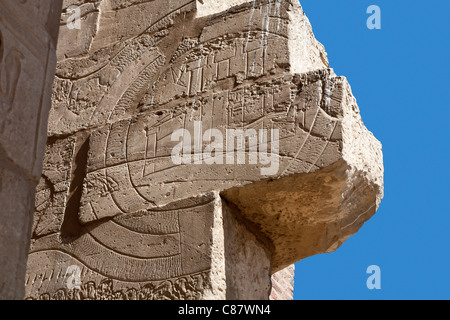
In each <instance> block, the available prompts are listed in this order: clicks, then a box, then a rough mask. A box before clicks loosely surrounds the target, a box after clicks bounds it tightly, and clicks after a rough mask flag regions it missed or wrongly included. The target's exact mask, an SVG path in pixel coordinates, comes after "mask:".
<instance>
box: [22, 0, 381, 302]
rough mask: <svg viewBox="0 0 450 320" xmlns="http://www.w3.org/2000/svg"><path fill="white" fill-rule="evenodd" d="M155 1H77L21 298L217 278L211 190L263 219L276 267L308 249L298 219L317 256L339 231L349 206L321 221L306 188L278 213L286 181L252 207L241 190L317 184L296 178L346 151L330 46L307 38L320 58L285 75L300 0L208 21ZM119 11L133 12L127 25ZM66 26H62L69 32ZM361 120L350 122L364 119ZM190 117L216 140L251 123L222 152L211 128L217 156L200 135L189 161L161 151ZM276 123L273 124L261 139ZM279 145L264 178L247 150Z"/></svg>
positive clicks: (167, 294) (343, 91)
mask: <svg viewBox="0 0 450 320" xmlns="http://www.w3.org/2000/svg"><path fill="white" fill-rule="evenodd" d="M162 3H163V1H106V0H104V1H84V4H83V6H85V9H86V8H87V7H89V8H91V9H92V12H91V11H89V10H87V9H86V10H85V11H86V15H85V16H86V17H88V16H89V14H93V13H94V12H95V14H98V15H99V17H98V19H97V20H96V22H95V26H94V25H91V30H92V34H90V35H89V37H88V36H86V37H85V38H83V41H85V42H86V43H83V46H81V47H80V48H81V49H80V48H78V47H77V48H76V50H81V51H79V52H78V53H77V52H76V50H74V51H72V53H71V54H70V55H66V56H64V57H63V58H60V60H59V62H58V66H57V75H56V77H55V80H54V84H53V97H52V102H53V107H52V110H51V114H50V121H49V136H50V137H51V141H52V144H49V146H48V150H49V151H48V154H47V155H46V159H56V160H54V161H55V163H52V165H53V166H54V167H56V168H61V169H62V168H63V167H65V168H69V171H64V170H59V171H58V172H59V174H56V173H54V172H51V170H50V169H49V168H47V169H45V170H44V174H43V177H42V179H41V182H40V185H39V188H38V196H37V198H36V199H37V200H36V212H37V213H36V218H35V226H34V234H33V236H34V238H33V239H32V245H31V250H30V260H29V261H30V262H29V265H28V276H29V277H28V280H27V296H28V297H29V298H33V299H166V298H168V299H199V298H202V297H204V296H205V294H206V293H205V292H206V291H208V290H209V289H210V287H211V286H212V282H213V281H212V280H211V275H212V273H213V271H212V270H213V266H214V261H212V259H213V258H212V255H213V251H214V245H215V244H214V241H213V238H214V237H215V236H217V235H215V234H213V233H214V232H213V226H215V225H214V223H213V221H214V219H216V218H217V217H215V215H217V214H218V213H217V212H216V211H215V210H216V209H215V206H214V201H215V200H214V197H213V196H212V195H211V194H210V193H211V192H216V193H217V192H222V196H224V197H225V199H227V201H228V200H229V199H232V201H230V203H232V204H233V205H234V204H236V207H238V208H239V210H240V211H239V214H242V215H244V216H245V219H248V220H249V224H251V225H255V226H256V227H255V228H256V229H257V230H262V231H261V232H262V233H263V234H262V235H261V237H262V238H264V237H267V238H268V239H269V240H267V241H268V242H270V243H275V244H276V247H275V249H273V250H274V252H275V254H274V257H276V258H274V260H273V261H272V266H273V268H274V270H273V271H276V270H275V269H276V268H282V267H283V266H284V264H286V263H287V262H290V263H289V264H291V263H293V262H294V261H291V260H292V259H294V258H292V256H293V255H295V257H299V256H301V254H303V252H304V247H302V249H301V250H303V251H302V252H301V253H299V252H298V251H301V250H300V249H298V248H299V247H301V246H302V245H303V244H304V246H305V247H307V245H306V244H305V240H304V239H303V238H301V237H302V236H301V235H302V234H303V233H302V232H303V231H304V229H302V228H307V227H311V228H313V227H317V229H320V231H318V233H320V234H321V235H323V234H325V235H323V236H324V237H329V238H330V239H331V240H329V241H323V242H321V241H317V242H316V243H315V244H314V245H311V246H310V248H312V249H311V251H314V250H316V251H317V252H319V251H320V252H324V251H326V250H328V248H329V247H330V246H331V244H329V242H332V245H334V244H335V243H337V242H339V241H340V239H342V238H346V237H348V236H349V235H350V234H347V233H345V232H344V233H340V230H339V228H335V229H333V230H331V229H330V230H331V231H329V232H328V231H327V230H328V229H327V228H331V227H329V225H331V224H336V223H340V219H350V218H349V217H351V218H354V216H353V211H352V213H348V212H347V211H345V212H346V213H345V214H342V215H337V214H333V213H334V211H331V210H330V211H327V212H326V213H323V216H321V218H320V219H319V220H320V223H318V224H317V226H316V225H314V221H315V220H314V219H309V217H307V216H306V215H303V211H302V210H303V209H302V208H305V207H306V206H307V202H308V201H309V200H308V199H306V200H305V199H303V198H302V197H300V196H299V197H298V199H297V198H296V196H297V195H298V194H296V195H295V196H292V197H291V198H292V199H297V200H298V203H295V204H293V205H292V207H290V208H289V209H285V208H284V209H280V210H278V209H276V207H277V206H278V205H279V204H280V203H281V204H283V203H285V202H286V201H283V200H282V199H284V197H287V196H286V194H287V191H286V190H283V191H280V192H274V194H273V197H272V196H264V197H263V199H262V200H261V201H260V203H259V204H258V205H257V204H248V203H247V202H245V201H243V200H242V199H241V198H240V196H239V194H240V193H241V192H242V194H244V193H245V190H249V189H248V188H250V189H251V188H252V186H255V185H260V184H266V183H271V182H274V185H275V184H277V183H280V184H282V183H283V181H287V180H288V179H287V178H289V179H294V180H295V181H294V182H293V183H292V188H293V189H294V190H293V191H292V192H297V191H298V189H300V186H301V187H302V188H303V189H304V186H303V185H302V184H301V183H302V182H301V181H303V180H302V179H307V180H308V181H314V179H312V178H304V177H311V175H313V174H317V176H318V177H322V175H323V172H324V171H325V172H327V171H326V170H327V169H329V168H331V166H333V165H335V166H338V165H336V163H338V164H340V165H341V166H340V167H339V168H338V169H336V172H337V171H339V170H341V169H342V168H344V167H345V165H344V164H345V163H346V162H345V161H347V160H345V161H344V160H343V158H344V151H345V150H344V149H345V148H344V144H345V141H344V140H345V139H344V135H345V134H346V132H344V128H348V126H349V124H348V118H349V114H351V113H352V112H355V113H356V114H357V106H356V104H355V102H354V98H353V96H352V94H351V91H350V88H349V85H348V83H347V82H346V80H345V78H342V77H337V76H336V75H335V74H334V72H333V71H332V70H331V69H329V68H328V63H327V61H326V58H325V59H324V58H323V57H324V56H325V57H326V54H325V52H324V51H323V52H322V51H321V49H320V48H321V47H320V45H319V44H316V41H315V39H313V40H311V39H309V38H308V39H309V40H311V41H313V42H314V45H311V46H308V47H305V49H304V52H303V54H304V55H305V56H306V57H307V58H308V59H312V60H314V61H315V62H314V63H312V62H311V64H309V65H306V66H302V68H304V70H305V72H304V73H301V74H294V73H293V72H292V70H293V69H294V66H293V64H292V61H293V59H292V57H291V55H292V54H294V53H295V52H296V51H295V50H294V49H293V47H292V39H291V38H292V37H293V36H292V25H293V24H294V22H295V21H294V20H295V19H294V18H293V13H292V12H296V14H298V15H302V14H303V13H302V12H301V9H300V6H299V4H298V2H293V1H288V0H286V1H278V0H275V1H271V0H257V1H251V2H250V3H245V4H242V5H240V6H236V7H233V8H230V10H228V11H226V12H222V13H220V14H218V15H212V16H208V17H199V16H197V12H196V10H195V9H196V5H197V2H196V1H187V0H183V1H174V0H167V1H165V2H164V4H162ZM155 6H157V7H155ZM155 8H158V9H159V10H155ZM102 9H105V11H102ZM88 12H89V13H88ZM105 12H108V14H106V13H105ZM124 17H125V18H126V19H125V18H124ZM129 17H133V18H135V19H136V21H138V22H140V23H131V22H128V20H129ZM144 17H145V19H144ZM86 19H87V18H86ZM120 19H122V20H120ZM299 19H300V18H299ZM301 19H304V18H303V17H302V18H301ZM117 21H121V22H123V23H124V25H129V26H130V28H129V29H128V28H124V29H123V30H122V29H120V28H119V27H118V25H120V24H118V23H112V22H117ZM302 21H303V20H302ZM295 23H297V24H296V25H298V26H300V27H299V28H300V29H301V30H300V31H301V32H302V34H303V33H304V34H308V35H309V36H310V34H312V33H311V31H310V27H309V24H307V23H306V22H305V21H303V23H302V24H300V23H298V21H297V22H295ZM93 24H94V23H93ZM118 28H119V29H118ZM303 29H304V30H303ZM68 34H69V33H64V32H63V34H62V38H63V40H64V39H65V40H64V41H68V40H67V39H68V38H67V37H68ZM94 34H95V37H94V36H93V35H94ZM303 40H305V39H303ZM303 40H302V41H303ZM309 40H308V41H309ZM305 41H306V40H305ZM63 43H65V42H63ZM86 44H88V45H86ZM66 46H67V45H66V44H64V45H63V47H66ZM63 49H64V50H65V49H67V48H63ZM300 58H302V59H303V58H304V59H303V60H301V61H306V60H307V59H306V58H305V57H303V56H302V57H300ZM317 61H322V62H317ZM317 66H320V67H317ZM349 110H350V111H349ZM350 117H353V114H351V116H350ZM357 117H358V116H356V118H355V121H354V123H356V125H355V126H358V127H359V128H361V127H363V126H360V125H359V123H361V122H360V118H357ZM352 121H353V120H352ZM199 123H200V124H201V128H200V129H199V130H200V132H201V136H202V137H203V135H204V133H205V132H206V131H207V130H210V129H217V130H219V131H220V132H221V133H222V135H223V137H225V135H226V133H227V130H235V132H236V131H237V130H247V131H249V132H254V133H255V135H254V136H253V135H252V136H248V137H246V138H244V142H243V143H242V145H238V144H236V146H235V145H234V144H233V145H232V148H230V149H227V141H226V139H223V141H222V142H221V141H219V140H220V139H217V141H215V142H216V145H217V144H218V143H222V148H221V149H220V148H218V149H217V150H219V149H220V150H221V151H217V153H215V154H214V159H219V158H220V157H222V160H221V161H217V162H215V161H210V163H208V165H205V163H206V160H207V159H206V158H207V157H206V156H205V157H203V156H202V155H201V154H200V153H201V152H202V151H203V150H205V148H206V147H211V142H212V141H211V140H212V139H211V136H209V137H206V138H204V137H203V138H204V139H203V140H202V141H200V143H199V144H200V145H196V146H194V145H195V142H192V143H191V147H193V148H192V150H193V151H192V152H191V151H189V154H187V157H188V158H190V159H191V161H190V162H189V161H187V162H184V163H183V162H182V163H175V162H174V160H173V158H172V155H173V154H172V152H173V150H174V148H175V147H176V146H177V145H178V144H179V143H180V141H174V140H173V139H172V134H173V133H174V132H175V131H177V130H181V129H183V130H185V131H184V132H189V133H194V132H195V130H198V124H199ZM351 125H353V122H352V124H351ZM351 125H350V126H351ZM264 130H266V131H264ZM275 130H276V132H277V135H276V136H275V135H273V134H272V135H270V134H268V135H265V136H257V135H256V134H259V133H260V132H269V131H270V132H272V133H273V132H274V131H275ZM347 130H348V129H347ZM352 130H353V129H352ZM356 131H357V130H356V129H355V131H354V132H356ZM347 132H348V131H347ZM347 134H348V133H347ZM361 136H363V137H366V133H365V132H363V133H361ZM208 138H209V139H210V140H208ZM364 139H365V138H364ZM275 140H276V141H275ZM278 140H279V141H278ZM347 140H348V138H347ZM368 144H370V145H372V144H375V143H373V141H370V142H369V143H368ZM275 145H276V146H277V147H276V148H277V154H276V158H277V161H278V162H277V163H278V167H277V170H276V171H275V174H272V175H264V174H262V173H261V172H262V169H264V168H265V167H267V166H268V165H270V163H269V162H268V161H267V159H265V160H264V161H260V162H257V161H250V160H249V159H250V157H251V156H252V155H251V153H252V151H253V150H260V151H261V150H263V151H264V152H263V153H264V154H266V157H267V154H268V153H272V155H274V152H271V150H274V149H273V148H274V146H275ZM195 147H197V148H198V149H199V150H200V152H199V150H195ZM263 148H266V149H263ZM271 148H272V149H271ZM376 148H377V146H375V147H374V149H376ZM190 150H191V149H190ZM238 153H242V154H244V158H245V161H243V162H244V163H240V162H239V161H234V157H235V154H236V157H238V156H237V154H238ZM230 154H231V156H230ZM55 155H56V157H55ZM58 155H60V157H59V158H58ZM230 158H232V159H233V161H232V162H229V161H228V160H229V159H230ZM209 160H211V159H209ZM253 160H254V159H253ZM195 162H200V164H202V165H199V163H195ZM46 163H49V161H48V160H47V162H46ZM345 168H347V167H345ZM343 171H344V172H350V171H346V169H345V170H343ZM346 174H350V173H345V174H342V175H341V176H339V179H337V178H336V179H335V177H334V176H333V178H332V179H331V178H330V180H333V182H334V183H335V184H336V187H334V185H333V189H332V191H333V193H330V194H327V193H326V192H322V193H321V196H322V197H327V196H329V197H330V198H333V201H334V200H336V199H338V198H339V200H340V197H341V194H343V193H345V192H347V188H348V186H347V182H346V181H345V179H343V178H342V177H343V176H345V175H346ZM341 178H342V179H341ZM324 180H326V179H324ZM350 180H351V179H350V178H349V181H350ZM275 181H277V182H275ZM321 181H322V180H321ZM336 181H338V182H339V183H338V182H336ZM372 187H373V186H372V185H371V187H370V188H369V189H370V191H367V194H370V196H368V197H370V199H371V200H373V199H374V198H375V196H374V194H376V193H377V192H378V191H377V190H378V189H377V186H375V187H373V188H372ZM296 188H297V189H296ZM269 189H270V188H269ZM369 189H368V190H369ZM229 190H232V192H228V191H229ZM261 190H265V189H264V188H261ZM298 192H300V191H298ZM256 194H257V192H256ZM349 197H350V196H349ZM66 198H69V199H70V205H69V204H68V203H69V200H66ZM251 198H257V197H256V196H255V195H252V196H251V197H249V199H251ZM269 199H272V200H271V201H273V203H272V202H271V203H267V201H269ZM241 200H242V201H241ZM336 201H337V200H336ZM369 202H370V201H369ZM342 203H345V205H347V203H346V202H345V201H344V202H342ZM365 205H366V203H364V206H365ZM336 206H339V205H336ZM281 207H282V206H281V205H280V208H281ZM252 208H258V210H259V211H258V212H253V211H252V210H253V209H252ZM293 208H295V209H293ZM365 209H367V208H365ZM58 210H59V211H58ZM56 211H57V213H55V212H56ZM307 211H308V210H307ZM308 212H315V209H311V210H309V211H308ZM355 212H356V211H355ZM274 216H278V218H274ZM272 218H273V220H276V222H273V220H271V219H272ZM297 218H298V219H297ZM357 219H358V218H357ZM268 221H269V222H268ZM336 221H337V222H336ZM50 222H51V223H50ZM64 224H65V225H66V226H67V225H68V224H73V226H74V230H75V231H76V232H74V233H73V234H71V235H70V236H69V235H67V234H65V233H64V232H62V231H61V229H64V228H63V225H64ZM313 225H314V226H313ZM283 228H284V229H283ZM286 230H288V231H289V232H290V233H289V235H290V236H292V238H289V237H287V236H285V234H286V233H287V232H288V231H286ZM215 232H216V231H215ZM258 232H260V231H258ZM349 233H350V231H349ZM299 234H300V236H299ZM264 239H265V238H264ZM327 239H328V238H327ZM296 240H298V243H301V244H297V241H296ZM258 241H260V240H258ZM267 246H268V247H270V245H267ZM280 247H281V248H282V249H283V250H284V251H283V250H279V248H280ZM296 250H297V251H296ZM293 252H295V254H293ZM72 265H76V266H79V268H80V270H81V273H80V281H81V283H82V285H81V286H80V287H79V288H72V289H70V288H68V287H67V283H66V282H65V281H67V277H66V276H65V274H66V271H67V268H69V267H70V266H72Z"/></svg>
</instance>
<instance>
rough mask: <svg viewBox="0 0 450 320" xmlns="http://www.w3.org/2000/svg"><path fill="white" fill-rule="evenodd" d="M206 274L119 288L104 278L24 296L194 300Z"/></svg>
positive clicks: (199, 291) (85, 298)
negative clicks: (78, 286) (49, 291)
mask: <svg viewBox="0 0 450 320" xmlns="http://www.w3.org/2000/svg"><path fill="white" fill-rule="evenodd" d="M208 276H209V275H208V273H198V274H194V275H188V276H185V277H180V278H176V279H170V280H164V281H160V282H149V283H147V284H141V285H140V286H139V287H138V288H133V287H131V288H122V289H119V290H117V289H116V288H115V287H114V280H112V279H107V278H106V279H103V280H101V281H100V282H99V283H98V284H97V283H96V282H94V281H89V282H87V283H85V284H83V285H82V286H81V287H80V288H79V289H78V288H76V289H72V290H69V289H67V288H61V289H58V290H57V291H56V292H51V293H41V294H40V295H39V296H38V297H37V298H33V297H27V300H177V299H180V300H198V299H200V298H201V297H202V291H203V290H205V284H206V283H208V281H209V279H208Z"/></svg>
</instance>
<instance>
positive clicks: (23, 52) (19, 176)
mask: <svg viewBox="0 0 450 320" xmlns="http://www.w3.org/2000/svg"><path fill="white" fill-rule="evenodd" d="M61 3H62V1H57V0H55V1H48V0H36V1H34V0H33V1H26V0H22V1H14V0H2V1H1V2H0V206H1V211H0V261H1V263H0V274H1V276H0V299H23V297H24V279H25V271H26V264H27V252H28V249H29V242H30V231H31V225H32V222H33V203H34V197H35V188H36V185H37V183H38V180H39V177H40V175H41V170H42V159H43V154H44V150H45V143H46V140H47V118H48V112H49V110H50V106H51V102H50V97H51V88H52V80H53V76H54V73H55V66H56V55H55V50H56V49H55V47H56V39H57V37H58V19H59V14H60V10H61Z"/></svg>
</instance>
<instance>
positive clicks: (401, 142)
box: [294, 0, 450, 299]
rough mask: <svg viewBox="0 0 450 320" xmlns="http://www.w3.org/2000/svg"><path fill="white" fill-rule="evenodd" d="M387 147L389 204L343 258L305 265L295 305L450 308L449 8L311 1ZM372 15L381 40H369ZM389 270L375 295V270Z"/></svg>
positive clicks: (332, 51) (320, 28) (440, 3)
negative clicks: (432, 302) (429, 302)
mask: <svg viewBox="0 0 450 320" xmlns="http://www.w3.org/2000/svg"><path fill="white" fill-rule="evenodd" d="M300 3H301V5H302V6H303V9H304V11H305V13H306V15H307V16H308V18H309V19H310V21H311V24H312V26H313V31H314V34H315V36H316V38H317V39H318V40H319V41H320V42H321V43H322V44H323V45H324V46H325V48H326V50H327V52H328V58H329V60H330V64H331V67H332V68H333V69H334V70H335V72H336V74H338V75H343V76H346V77H347V79H348V80H349V82H350V85H351V86H352V90H353V94H354V95H355V97H356V98H357V101H358V105H359V107H360V109H361V115H362V117H363V121H364V123H365V125H366V127H367V128H368V129H369V130H370V131H372V132H373V133H374V135H375V136H376V137H377V138H378V139H379V140H380V141H381V142H382V144H383V154H384V166H385V177H384V179H385V180H384V181H385V196H384V199H383V201H382V203H381V206H380V208H379V210H378V212H377V213H376V214H375V216H374V217H373V218H372V219H371V220H369V221H368V222H366V224H365V225H364V226H363V227H362V228H361V230H360V231H359V233H357V234H356V235H354V236H353V237H351V238H350V239H349V240H347V242H345V243H344V244H343V245H342V246H341V247H340V248H339V249H338V250H337V251H336V252H334V253H329V254H321V255H316V256H313V257H309V258H307V259H304V260H302V261H300V262H298V263H297V264H296V276H295V288H294V299H450V276H449V272H450V248H449V245H450V233H449V230H450V210H449V209H450V206H449V196H450V193H449V189H450V188H449V184H448V183H449V176H450V175H449V167H448V165H449V162H450V161H449V156H450V151H449V149H450V143H449V136H448V132H447V130H448V129H449V124H450V112H449V108H450V103H449V102H450V101H449V91H450V90H449V89H450V88H449V84H450V82H449V77H450V72H449V71H450V70H449V66H448V64H449V58H450V52H449V48H450V34H449V31H450V22H449V18H448V15H449V13H450V1H448V0H427V1H425V0H421V1H418V0H416V1H415V0H412V1H406V0H372V1H366V0H339V1H336V0H320V1H318V0H302V1H300ZM370 5H378V6H379V7H380V9H381V30H369V29H368V28H367V26H366V21H367V19H368V18H369V16H370V15H369V14H367V13H366V10H367V8H368V7H369V6H370ZM370 265H378V266H379V267H380V269H381V289H380V290H369V289H368V288H367V286H366V280H367V278H368V277H369V276H370V275H369V274H367V273H366V269H367V267H368V266H370Z"/></svg>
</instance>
